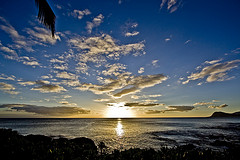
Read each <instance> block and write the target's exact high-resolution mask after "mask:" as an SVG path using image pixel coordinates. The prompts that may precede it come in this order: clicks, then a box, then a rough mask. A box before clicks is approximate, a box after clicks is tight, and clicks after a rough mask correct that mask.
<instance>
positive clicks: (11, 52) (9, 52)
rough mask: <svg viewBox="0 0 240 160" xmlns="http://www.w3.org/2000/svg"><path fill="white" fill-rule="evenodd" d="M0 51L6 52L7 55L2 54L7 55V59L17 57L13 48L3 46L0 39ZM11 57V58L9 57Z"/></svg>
mask: <svg viewBox="0 0 240 160" xmlns="http://www.w3.org/2000/svg"><path fill="white" fill-rule="evenodd" d="M0 51H3V52H5V53H7V55H4V56H5V57H6V56H7V57H8V59H17V58H18V54H17V52H16V51H15V50H13V49H11V48H9V47H6V46H4V45H3V44H2V43H1V41H0ZM7 57H6V58H7ZM10 57H11V58H10Z"/></svg>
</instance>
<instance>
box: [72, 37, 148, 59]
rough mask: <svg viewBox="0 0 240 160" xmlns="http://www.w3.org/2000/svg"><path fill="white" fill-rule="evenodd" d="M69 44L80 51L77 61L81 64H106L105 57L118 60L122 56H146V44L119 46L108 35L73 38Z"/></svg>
mask: <svg viewBox="0 0 240 160" xmlns="http://www.w3.org/2000/svg"><path fill="white" fill-rule="evenodd" d="M68 42H69V44H70V45H71V46H72V47H74V48H76V49H78V50H79V51H80V53H79V54H77V59H79V61H80V62H85V63H86V62H94V63H102V62H106V59H105V57H103V56H106V57H107V58H109V59H115V60H118V59H119V57H120V56H122V55H127V54H130V53H134V54H133V55H134V56H138V55H141V54H145V52H144V47H145V45H144V43H143V42H139V43H132V44H126V45H118V44H116V42H115V40H114V39H113V38H112V37H111V36H110V35H108V34H102V35H100V36H96V37H88V38H86V37H80V38H72V39H70V40H69V41H68Z"/></svg>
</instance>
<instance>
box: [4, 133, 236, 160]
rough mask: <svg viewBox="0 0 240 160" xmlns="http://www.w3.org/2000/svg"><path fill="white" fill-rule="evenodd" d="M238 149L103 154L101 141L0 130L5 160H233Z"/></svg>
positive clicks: (184, 148) (190, 147)
mask: <svg viewBox="0 0 240 160" xmlns="http://www.w3.org/2000/svg"><path fill="white" fill-rule="evenodd" d="M239 150H240V145H239V144H231V145H228V147H227V148H226V149H224V150H221V151H216V150H212V149H210V148H204V149H203V148H198V147H196V146H195V145H193V144H187V145H182V146H175V147H171V148H170V147H160V149H159V150H154V149H151V148H149V149H139V148H131V149H127V150H116V149H115V150H113V151H112V152H107V146H105V144H104V143H103V142H100V143H99V144H95V143H94V141H93V140H91V139H89V138H85V137H80V138H74V139H67V138H58V139H56V138H51V137H48V136H44V135H27V136H23V135H20V134H18V132H17V131H13V130H11V129H0V154H1V156H2V157H6V158H4V159H6V160H8V159H9V160H15V159H25V160H28V159H29V160H30V159H31V160H32V159H36V160H46V159H47V160H57V159H58V160H60V159H61V160H64V159H69V160H70V159H74V160H77V159H79V160H80V159H81V160H82V159H83V160H87V159H88V160H96V159H101V160H130V159H131V160H140V159H142V160H172V159H178V160H189V159H193V160H198V159H199V160H200V159H201V160H202V159H211V160H225V159H228V160H237V159H239V156H240V153H239Z"/></svg>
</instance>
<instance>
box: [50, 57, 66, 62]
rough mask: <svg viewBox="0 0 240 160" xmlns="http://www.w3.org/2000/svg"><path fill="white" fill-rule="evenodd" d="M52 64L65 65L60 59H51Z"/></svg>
mask: <svg viewBox="0 0 240 160" xmlns="http://www.w3.org/2000/svg"><path fill="white" fill-rule="evenodd" d="M50 62H52V63H65V62H64V61H63V60H59V59H56V58H53V59H51V60H50Z"/></svg>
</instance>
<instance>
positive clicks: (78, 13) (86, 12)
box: [71, 9, 91, 19]
mask: <svg viewBox="0 0 240 160" xmlns="http://www.w3.org/2000/svg"><path fill="white" fill-rule="evenodd" d="M90 14H91V12H90V11H89V10H88V9H84V10H82V11H80V10H77V9H75V10H73V12H72V13H71V15H72V16H73V17H75V18H78V19H82V18H83V17H84V16H87V15H90Z"/></svg>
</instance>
